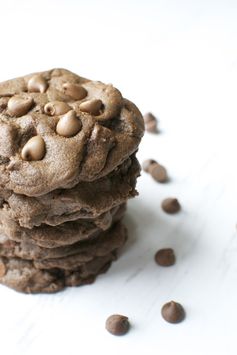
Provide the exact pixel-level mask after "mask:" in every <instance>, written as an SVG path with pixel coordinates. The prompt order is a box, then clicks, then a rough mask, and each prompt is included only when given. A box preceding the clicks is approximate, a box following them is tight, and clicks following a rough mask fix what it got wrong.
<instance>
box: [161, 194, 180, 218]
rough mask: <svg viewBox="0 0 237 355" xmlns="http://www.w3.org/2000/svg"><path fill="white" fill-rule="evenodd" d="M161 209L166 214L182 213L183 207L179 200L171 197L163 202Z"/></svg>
mask: <svg viewBox="0 0 237 355" xmlns="http://www.w3.org/2000/svg"><path fill="white" fill-rule="evenodd" d="M161 207H162V209H163V211H165V212H166V213H170V214H173V213H177V212H179V211H180V209H181V206H180V203H179V201H178V200H177V198H173V197H169V198H166V199H165V200H163V201H162V203H161Z"/></svg>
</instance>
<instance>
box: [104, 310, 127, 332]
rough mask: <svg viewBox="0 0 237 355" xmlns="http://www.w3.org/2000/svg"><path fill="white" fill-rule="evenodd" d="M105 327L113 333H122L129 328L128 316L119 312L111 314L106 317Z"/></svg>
mask: <svg viewBox="0 0 237 355" xmlns="http://www.w3.org/2000/svg"><path fill="white" fill-rule="evenodd" d="M105 328H106V329H107V330H108V332H109V333H111V334H113V335H124V334H126V333H127V332H128V330H129V321H128V317H126V316H122V315H120V314H113V315H112V316H110V317H109V318H107V320H106V323H105Z"/></svg>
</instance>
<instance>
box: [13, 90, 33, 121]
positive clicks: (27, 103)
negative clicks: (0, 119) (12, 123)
mask: <svg viewBox="0 0 237 355" xmlns="http://www.w3.org/2000/svg"><path fill="white" fill-rule="evenodd" d="M33 104H34V101H33V99H32V97H22V96H19V95H16V96H13V97H11V98H10V100H9V101H8V104H7V107H8V112H9V114H10V115H11V116H15V117H20V116H24V115H25V114H27V113H28V112H29V110H30V109H31V108H32V106H33Z"/></svg>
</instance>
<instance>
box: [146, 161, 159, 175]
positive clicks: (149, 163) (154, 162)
mask: <svg viewBox="0 0 237 355" xmlns="http://www.w3.org/2000/svg"><path fill="white" fill-rule="evenodd" d="M152 164H157V162H156V161H155V160H153V159H147V160H144V162H143V163H142V169H143V170H144V171H145V172H146V173H148V172H149V168H150V166H151V165H152Z"/></svg>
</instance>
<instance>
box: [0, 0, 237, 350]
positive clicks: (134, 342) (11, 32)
mask: <svg viewBox="0 0 237 355" xmlns="http://www.w3.org/2000/svg"><path fill="white" fill-rule="evenodd" d="M0 9H1V18H0V33H1V42H0V44H1V66H0V80H4V79H7V78H11V77H14V76H18V75H21V74H24V73H28V72H32V71H37V70H41V69H42V70H43V69H47V68H51V67H60V66H61V67H66V68H68V69H71V70H72V71H75V72H78V73H81V74H82V75H84V76H88V77H91V78H95V79H100V80H102V81H105V82H113V83H114V85H115V86H117V87H119V88H120V89H121V91H122V92H123V94H124V96H126V97H128V98H130V99H131V100H134V101H135V102H136V103H137V105H138V106H139V107H140V109H141V110H142V111H143V112H145V111H148V110H151V111H153V112H154V113H155V114H156V115H158V116H159V119H160V128H161V130H162V133H161V134H160V135H158V136H152V135H148V134H146V135H145V137H144V140H143V142H142V145H141V148H140V151H139V157H140V159H141V160H143V159H145V158H155V159H157V160H158V161H160V162H161V163H163V164H164V165H165V166H166V167H167V169H168V171H169V175H170V177H171V182H170V183H169V184H165V185H159V184H157V183H155V182H153V181H152V180H151V178H150V177H149V176H148V175H145V174H142V176H141V178H140V179H139V183H138V189H139V191H140V196H139V197H138V198H137V199H135V200H133V201H131V202H130V203H129V211H128V213H127V217H126V224H127V226H128V228H129V234H130V240H129V242H128V244H127V246H126V248H125V250H124V253H123V255H122V257H121V258H120V259H119V260H118V261H117V262H116V263H115V264H114V265H113V266H112V268H111V269H110V270H109V272H107V273H106V274H105V275H103V276H101V277H99V279H98V280H97V282H96V283H95V284H94V285H93V286H86V287H82V288H74V289H68V290H66V291H65V292H62V293H59V294H56V295H36V296H27V295H23V294H18V293H16V292H14V291H12V290H10V289H7V288H5V287H0V300H1V302H0V317H1V322H0V334H1V337H0V339H1V340H0V344H1V353H2V354H4V355H8V354H10V355H21V354H24V355H32V354H34V355H38V354H39V355H42V354H57V355H61V354H67V355H74V354H94V353H102V352H103V354H106V355H107V354H110V353H113V354H117V353H122V352H123V353H128V352H129V351H131V352H132V353H134V354H154V353H157V354H162V355H170V354H175V355H179V354H182V355H186V354H187V355H189V354H192V355H196V354H204V355H206V354H208V355H209V354H225V355H232V354H233V355H234V354H236V351H237V345H236V340H235V339H236V318H237V235H236V229H235V224H236V221H237V198H236V196H237V169H236V150H237V143H236V128H237V124H236V120H237V108H236V107H237V106H236V97H237V89H236V88H237V84H236V83H237V41H236V35H237V21H236V16H237V3H236V1H235V0H233V1H228V0H223V1H214V0H213V1H211V0H209V1H208V0H207V1H205V0H199V1H188V0H186V1H184V0H182V1H178V0H177V1H175V0H158V1H155V0H154V1H151V0H146V1H135V0H134V1H121V0H120V1H118V2H113V1H97V2H96V1H76V0H75V1H72V0H71V1H70V0H57V1H56V0H52V1H50V2H49V1H46V0H41V1H17V0H15V1H14V0H8V1H1V5H0ZM168 196H177V197H178V198H179V199H180V201H181V203H182V206H183V210H182V212H181V213H180V214H178V215H176V216H168V215H165V214H164V213H163V212H162V211H161V209H160V202H161V200H162V199H163V198H165V197H168ZM166 246H168V247H173V248H174V249H175V251H176V254H177V264H176V265H175V266H174V267H171V268H168V269H162V268H160V267H157V266H156V265H155V263H154V261H153V255H154V253H155V251H156V250H157V249H158V248H160V247H166ZM172 299H173V300H176V301H179V302H181V303H182V304H183V305H184V307H185V309H186V312H187V318H186V320H185V322H183V323H182V324H179V325H170V324H168V323H165V322H164V321H163V320H162V318H161V316H160V308H161V306H162V305H163V303H164V302H166V301H169V300H172ZM111 313H122V314H125V315H128V316H129V318H130V320H131V322H132V329H131V331H130V333H129V334H128V335H127V336H125V337H122V338H116V337H113V336H111V335H110V334H108V333H107V332H106V331H105V330H104V321H105V319H106V317H107V316H108V315H110V314H111Z"/></svg>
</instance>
